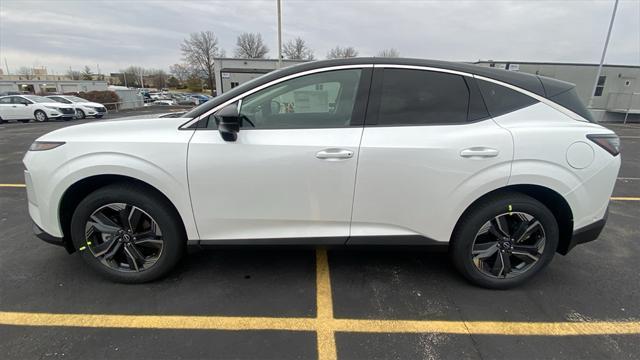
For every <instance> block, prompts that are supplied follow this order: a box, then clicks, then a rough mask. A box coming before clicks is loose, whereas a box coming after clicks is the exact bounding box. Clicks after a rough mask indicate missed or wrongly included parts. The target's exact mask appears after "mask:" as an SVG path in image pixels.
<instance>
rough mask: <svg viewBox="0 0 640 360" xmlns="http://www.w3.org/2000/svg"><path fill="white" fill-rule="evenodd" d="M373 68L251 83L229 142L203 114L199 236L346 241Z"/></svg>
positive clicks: (196, 198)
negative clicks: (254, 86)
mask: <svg viewBox="0 0 640 360" xmlns="http://www.w3.org/2000/svg"><path fill="white" fill-rule="evenodd" d="M370 74H371V70H370V69H368V68H348V69H339V70H333V71H322V72H317V73H313V74H308V75H303V76H299V77H295V78H293V79H289V80H285V81H282V82H279V83H276V84H273V85H271V86H269V87H266V88H263V89H261V90H259V91H256V92H253V93H251V91H249V93H250V94H249V95H247V96H246V97H244V98H243V99H242V100H241V101H240V102H239V104H238V106H240V109H239V112H240V114H241V117H242V118H243V119H244V120H243V123H242V125H241V130H240V132H239V133H238V138H237V140H236V141H234V142H226V141H224V140H223V139H222V137H221V135H220V133H219V132H218V130H217V125H216V122H215V119H214V116H210V118H209V119H208V124H206V128H201V129H198V130H196V132H195V134H194V136H193V138H192V140H191V142H190V145H189V158H188V173H189V186H190V192H191V201H192V205H193V211H194V216H195V218H196V223H197V227H198V232H199V234H200V238H201V239H202V240H203V241H206V240H236V241H241V240H250V239H253V240H254V241H255V239H268V240H267V241H268V242H269V243H287V242H288V241H292V239H299V238H315V239H313V240H312V241H314V242H318V241H320V240H322V241H325V242H327V243H344V241H345V240H346V239H347V237H348V235H349V224H350V220H351V207H352V202H353V194H354V182H355V175H356V164H357V157H358V146H359V143H360V138H361V136H362V129H363V128H362V122H363V114H364V109H365V107H364V105H365V102H366V93H367V92H368V87H369V81H368V80H370ZM363 94H364V95H363ZM363 99H364V100H363ZM296 241H299V240H296Z"/></svg>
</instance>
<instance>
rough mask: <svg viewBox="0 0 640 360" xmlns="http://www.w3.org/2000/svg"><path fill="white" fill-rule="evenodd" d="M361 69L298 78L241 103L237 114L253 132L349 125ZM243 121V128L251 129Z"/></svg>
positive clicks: (251, 96)
mask: <svg viewBox="0 0 640 360" xmlns="http://www.w3.org/2000/svg"><path fill="white" fill-rule="evenodd" d="M361 72H362V70H361V69H349V70H335V71H327V72H321V73H317V74H311V75H306V76H301V77H298V78H294V79H291V80H287V81H283V82H281V83H279V84H276V85H273V86H270V87H268V88H266V89H263V90H260V91H257V92H255V93H253V94H251V95H249V96H247V97H245V98H244V99H243V100H242V104H241V109H240V114H241V116H243V117H245V119H247V120H249V121H250V122H251V123H253V125H254V126H255V128H256V129H307V128H334V127H347V126H349V125H350V122H351V116H352V113H353V108H354V104H355V99H356V94H357V92H358V84H359V82H360V75H361ZM254 126H251V125H250V124H249V122H248V121H243V123H242V127H243V128H248V129H251V128H254Z"/></svg>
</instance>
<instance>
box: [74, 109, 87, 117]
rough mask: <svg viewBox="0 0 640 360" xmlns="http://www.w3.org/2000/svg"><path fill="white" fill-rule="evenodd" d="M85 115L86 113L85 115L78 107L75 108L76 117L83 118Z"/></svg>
mask: <svg viewBox="0 0 640 360" xmlns="http://www.w3.org/2000/svg"><path fill="white" fill-rule="evenodd" d="M86 117H87V115H85V113H84V111H82V110H80V109H76V118H78V119H84V118H86Z"/></svg>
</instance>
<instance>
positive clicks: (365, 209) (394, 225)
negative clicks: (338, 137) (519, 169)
mask: <svg viewBox="0 0 640 360" xmlns="http://www.w3.org/2000/svg"><path fill="white" fill-rule="evenodd" d="M512 158H513V145H512V139H511V135H510V133H509V132H508V131H507V130H505V129H503V128H501V127H500V126H498V125H497V124H496V123H495V122H494V121H493V120H492V119H491V118H490V117H489V114H488V113H487V110H486V107H485V105H484V102H483V100H482V97H481V95H480V93H479V90H478V86H477V84H476V81H475V79H474V78H473V76H471V75H467V74H462V73H458V72H455V71H448V70H441V69H430V68H426V69H425V68H419V67H410V66H393V65H382V66H380V67H379V66H378V65H376V68H375V72H374V77H373V82H372V91H371V100H370V102H369V107H368V109H367V119H366V125H365V129H364V133H363V137H362V143H361V146H360V156H359V160H358V176H357V179H356V192H355V198H354V205H353V222H352V227H351V236H352V239H351V240H350V243H359V242H367V241H370V240H371V239H370V238H367V237H366V236H370V235H385V236H386V238H387V239H389V237H388V236H389V235H396V236H399V237H394V238H393V239H394V241H397V243H402V242H405V241H406V242H407V243H413V241H414V240H416V239H417V240H418V241H423V240H424V239H423V238H421V237H416V236H415V235H420V236H422V237H427V238H429V239H432V240H437V241H448V240H449V237H450V235H451V230H452V229H453V227H454V225H455V223H456V221H457V220H458V217H459V216H460V213H461V212H462V211H463V210H464V207H465V206H466V204H468V203H469V202H471V201H473V200H474V199H475V198H474V197H477V196H480V195H481V194H484V193H485V192H487V191H489V190H488V189H493V188H496V187H500V186H504V185H506V184H507V181H508V177H509V171H510V163H511V160H512ZM403 236H406V237H403ZM378 240H379V239H378Z"/></svg>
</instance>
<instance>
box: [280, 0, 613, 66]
mask: <svg viewBox="0 0 640 360" xmlns="http://www.w3.org/2000/svg"><path fill="white" fill-rule="evenodd" d="M276 1H277V2H278V68H281V67H282V9H281V6H280V1H281V0H276ZM616 1H617V0H616Z"/></svg>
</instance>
